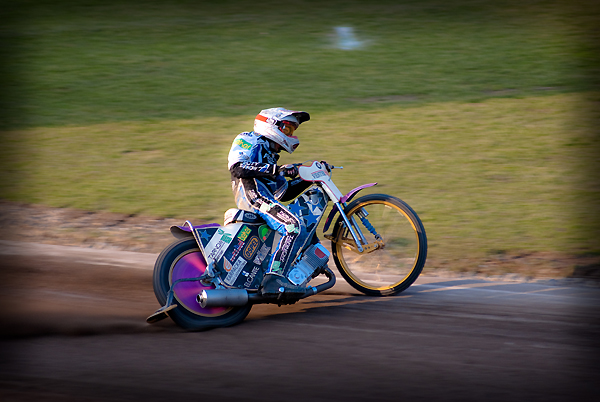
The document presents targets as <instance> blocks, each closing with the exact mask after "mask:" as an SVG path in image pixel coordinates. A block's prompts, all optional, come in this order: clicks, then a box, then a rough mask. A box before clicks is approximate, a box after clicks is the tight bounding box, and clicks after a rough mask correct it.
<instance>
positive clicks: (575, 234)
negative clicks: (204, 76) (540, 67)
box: [4, 94, 599, 258]
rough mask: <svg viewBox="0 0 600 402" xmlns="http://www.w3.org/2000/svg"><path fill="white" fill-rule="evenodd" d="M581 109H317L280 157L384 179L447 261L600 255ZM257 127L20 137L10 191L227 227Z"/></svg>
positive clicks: (193, 124)
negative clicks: (244, 148)
mask: <svg viewBox="0 0 600 402" xmlns="http://www.w3.org/2000/svg"><path fill="white" fill-rule="evenodd" d="M582 102H583V100H582V99H581V97H580V96H578V95H571V94H563V95H555V96H542V97H527V98H524V99H492V100H487V101H484V102H478V103H463V102H442V103H435V104H430V105H425V106H421V107H413V108H408V109H406V108H402V107H398V106H389V107H387V108H381V109H379V110H377V111H371V112H363V113H356V112H355V111H346V112H329V113H319V112H317V113H315V114H314V115H313V120H312V121H311V122H309V123H306V124H305V125H303V127H302V128H301V130H299V131H298V133H299V135H301V139H302V143H301V144H302V145H301V147H300V148H299V149H298V150H297V151H296V152H295V153H294V154H293V155H287V154H285V155H283V157H282V161H281V162H282V163H283V162H297V161H302V160H307V159H312V158H316V159H325V160H328V161H330V162H331V163H333V164H336V165H343V166H344V168H345V169H344V170H341V171H336V172H335V181H336V184H337V185H338V187H340V189H342V190H343V191H349V190H350V189H351V188H353V187H356V186H358V185H360V184H363V183H365V182H374V181H377V182H379V183H380V185H379V186H377V187H374V188H372V189H369V190H368V191H367V190H365V191H366V192H369V191H370V192H383V193H386V194H391V195H395V196H398V197H400V198H402V199H404V200H405V201H407V202H408V203H409V204H410V205H411V206H413V208H414V209H415V210H416V211H417V213H418V214H419V215H420V216H421V218H422V220H423V222H424V224H425V226H426V229H427V231H428V236H429V241H430V248H431V252H432V254H433V255H436V256H438V257H440V256H447V257H448V258H451V257H453V256H454V257H455V256H459V255H460V254H461V253H464V250H468V253H470V254H474V255H485V254H498V253H502V252H504V250H510V251H514V250H519V251H552V250H554V251H560V252H570V253H573V252H591V251H598V250H597V248H595V247H596V242H595V239H594V238H592V237H590V232H591V231H592V229H593V228H594V227H596V226H597V225H598V224H599V222H598V215H597V214H594V213H590V211H589V210H588V209H587V208H585V206H584V205H582V200H584V199H590V200H591V199H593V198H594V197H597V196H598V192H599V189H598V187H595V185H594V182H593V181H590V178H589V177H588V176H586V175H582V174H581V171H582V169H583V168H584V164H585V163H586V162H585V161H587V160H589V155H587V154H588V153H590V152H592V151H591V149H593V148H590V145H591V144H592V142H591V141H592V140H593V138H587V139H586V133H587V132H588V131H587V130H586V128H585V127H580V128H579V129H575V130H574V129H573V128H572V127H571V126H569V125H567V124H565V122H568V121H575V120H577V119H578V116H577V114H576V113H574V112H573V111H574V110H577V109H578V105H579V104H581V103H582ZM252 119H253V116H252V115H249V116H239V117H230V118H214V117H211V118H205V119H194V120H172V121H163V122H156V123H153V124H148V123H138V122H129V123H118V124H115V123H110V124H99V125H91V126H84V127H59V128H38V129H30V130H23V131H17V132H14V133H12V134H13V136H14V137H18V138H21V139H22V140H23V141H25V142H26V144H27V147H26V148H23V149H26V151H24V153H23V154H18V153H17V154H12V155H11V158H13V159H14V161H15V163H16V164H18V167H19V171H20V172H22V174H24V175H25V177H26V178H27V179H26V181H25V183H26V185H23V186H18V187H15V188H12V189H10V188H6V189H4V193H5V194H6V196H7V197H8V198H9V199H14V200H19V201H26V202H30V203H42V204H48V205H53V206H60V207H74V208H81V209H87V210H110V211H117V212H126V213H136V214H146V215H153V216H166V217H181V218H186V219H192V220H196V221H199V220H216V221H221V219H222V213H223V212H224V211H225V210H226V209H227V208H229V207H233V206H234V203H233V197H232V195H231V191H230V186H229V173H228V171H227V169H226V159H227V153H228V150H229V147H230V145H231V141H232V139H233V137H234V136H235V134H236V133H237V132H240V131H243V130H245V129H249V126H250V125H251V122H252ZM339 122H344V125H343V126H344V127H343V131H342V129H341V127H340V125H339ZM19 161H20V162H19ZM19 163H20V164H19ZM498 250H500V251H498Z"/></svg>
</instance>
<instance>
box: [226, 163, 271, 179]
mask: <svg viewBox="0 0 600 402" xmlns="http://www.w3.org/2000/svg"><path fill="white" fill-rule="evenodd" d="M229 171H230V172H231V176H232V177H235V178H238V179H244V178H251V177H274V176H275V174H276V172H277V165H274V164H270V163H261V162H238V163H236V164H234V165H233V166H231V168H230V169H229Z"/></svg>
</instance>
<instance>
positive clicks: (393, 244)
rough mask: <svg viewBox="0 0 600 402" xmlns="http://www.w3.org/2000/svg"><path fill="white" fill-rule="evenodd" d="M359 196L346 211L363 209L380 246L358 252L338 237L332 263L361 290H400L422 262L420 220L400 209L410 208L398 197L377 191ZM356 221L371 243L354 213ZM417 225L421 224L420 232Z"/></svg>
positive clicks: (372, 240)
mask: <svg viewBox="0 0 600 402" xmlns="http://www.w3.org/2000/svg"><path fill="white" fill-rule="evenodd" d="M376 197H379V198H376ZM363 199H366V200H365V201H362V200H363ZM363 199H360V200H357V201H355V203H353V204H352V205H350V206H349V207H348V208H347V211H349V215H350V216H352V215H353V214H356V213H357V212H358V211H360V210H364V211H366V212H367V213H368V216H367V219H368V221H369V224H370V225H372V226H373V227H374V228H375V231H376V232H377V233H378V234H379V235H380V236H381V237H382V240H383V242H384V248H382V249H376V250H373V251H371V252H368V251H365V252H364V253H358V252H357V250H354V249H352V248H351V247H348V246H344V244H343V241H340V242H338V243H334V245H333V250H334V259H335V260H336V264H337V265H338V268H340V272H341V273H342V275H343V276H344V277H345V278H346V279H347V280H348V282H349V283H350V284H351V285H352V286H354V287H356V288H357V289H359V290H361V291H363V292H365V293H369V292H371V293H379V294H382V293H385V294H389V293H394V292H396V291H398V289H400V290H399V291H402V290H404V289H405V288H406V287H408V286H410V284H411V283H412V282H413V281H414V279H416V276H418V274H419V273H420V271H421V269H422V267H423V264H424V262H425V253H426V239H425V235H424V230H423V229H422V224H421V222H420V220H418V218H416V221H413V219H415V218H414V217H413V216H414V215H412V214H411V215H409V214H408V212H407V211H405V210H404V209H407V210H408V211H411V210H410V208H407V207H405V204H404V203H403V202H402V201H400V200H398V199H395V198H393V197H389V196H381V195H373V196H366V197H363ZM413 214H414V212H413ZM356 221H357V223H358V226H359V229H360V230H361V231H362V232H363V234H364V235H365V236H366V237H367V239H368V242H369V244H374V243H375V241H376V238H375V236H374V235H373V234H372V233H371V232H370V231H369V230H368V229H367V228H366V227H365V226H364V223H363V222H362V221H361V220H360V219H358V217H357V219H356ZM415 222H416V223H415ZM417 227H418V228H421V233H422V234H421V236H420V235H419V233H418V232H417V231H416V228H417ZM421 257H422V258H421ZM415 273H416V274H415Z"/></svg>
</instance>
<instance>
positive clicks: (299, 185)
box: [279, 177, 313, 202]
mask: <svg viewBox="0 0 600 402" xmlns="http://www.w3.org/2000/svg"><path fill="white" fill-rule="evenodd" d="M312 184H313V183H312V182H310V181H304V180H302V179H301V178H299V177H296V178H295V179H292V180H288V189H287V190H286V192H285V194H283V196H282V197H281V198H280V199H279V201H284V202H287V201H291V200H293V199H294V198H296V197H298V196H299V195H300V194H302V193H303V192H304V191H305V190H306V189H307V188H309V187H310V186H311V185H312Z"/></svg>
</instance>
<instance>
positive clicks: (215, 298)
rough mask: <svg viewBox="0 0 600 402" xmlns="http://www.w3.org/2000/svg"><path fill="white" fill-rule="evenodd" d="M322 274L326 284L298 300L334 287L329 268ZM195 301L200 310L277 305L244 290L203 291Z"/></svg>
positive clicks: (273, 301) (272, 300) (333, 279)
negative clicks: (325, 278) (265, 304)
mask: <svg viewBox="0 0 600 402" xmlns="http://www.w3.org/2000/svg"><path fill="white" fill-rule="evenodd" d="M322 273H323V274H325V276H326V277H327V279H329V280H328V281H327V282H325V283H322V284H320V285H317V286H311V287H307V288H306V292H305V293H304V294H303V295H301V296H300V297H298V298H296V301H297V300H298V299H304V298H305V297H309V296H312V295H316V294H317V293H321V292H322V291H324V290H327V289H330V288H332V287H333V285H335V275H334V273H333V272H332V271H331V270H330V269H329V268H323V271H322ZM196 301H197V302H198V304H200V306H201V307H202V308H206V307H239V306H245V305H246V304H248V303H252V304H260V303H277V302H278V300H277V299H273V298H265V297H263V296H262V295H260V294H259V293H254V292H253V293H248V291H247V290H246V289H204V290H203V291H202V293H200V294H199V295H198V296H196Z"/></svg>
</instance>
